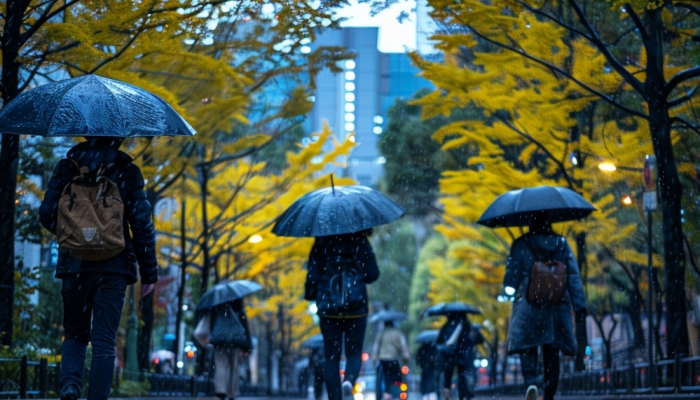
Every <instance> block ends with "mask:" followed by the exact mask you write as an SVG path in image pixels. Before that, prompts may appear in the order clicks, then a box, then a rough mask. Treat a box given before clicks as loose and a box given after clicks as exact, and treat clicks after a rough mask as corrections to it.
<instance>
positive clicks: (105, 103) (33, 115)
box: [0, 74, 196, 138]
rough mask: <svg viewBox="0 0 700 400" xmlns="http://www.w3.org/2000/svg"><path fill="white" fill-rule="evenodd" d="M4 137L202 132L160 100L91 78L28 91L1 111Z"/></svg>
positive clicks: (113, 82) (0, 128) (127, 86)
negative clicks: (11, 135) (5, 134)
mask: <svg viewBox="0 0 700 400" xmlns="http://www.w3.org/2000/svg"><path fill="white" fill-rule="evenodd" d="M0 133H10V134H18V135H38V136H110V137H121V138H126V137H135V136H192V135H194V134H195V133H196V132H195V131H194V129H192V127H191V126H190V125H189V124H188V123H187V122H186V121H185V120H184V119H183V118H182V117H181V116H180V115H179V114H178V113H177V112H176V111H175V110H174V109H173V108H172V107H170V105H168V103H166V102H165V101H164V100H163V99H161V98H160V97H158V96H156V95H154V94H152V93H149V92H147V91H145V90H143V89H141V88H138V87H136V86H133V85H130V84H128V83H124V82H120V81H116V80H113V79H108V78H103V77H101V76H97V75H91V74H90V75H83V76H80V77H77V78H72V79H66V80H62V81H58V82H54V83H48V84H46V85H41V86H38V87H36V88H34V89H31V90H27V91H25V92H22V93H21V94H20V95H19V96H17V97H16V98H15V99H14V100H12V101H11V102H10V103H8V104H7V105H6V106H5V107H3V109H2V110H0Z"/></svg>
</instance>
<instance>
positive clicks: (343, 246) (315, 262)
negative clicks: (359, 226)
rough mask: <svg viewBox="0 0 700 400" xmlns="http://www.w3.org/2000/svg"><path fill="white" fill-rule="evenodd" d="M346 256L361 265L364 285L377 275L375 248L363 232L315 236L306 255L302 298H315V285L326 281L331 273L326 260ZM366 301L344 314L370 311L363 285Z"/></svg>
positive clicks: (363, 313) (360, 313)
mask: <svg viewBox="0 0 700 400" xmlns="http://www.w3.org/2000/svg"><path fill="white" fill-rule="evenodd" d="M336 258H345V259H353V258H355V259H356V260H357V263H358V266H359V267H360V268H362V272H363V273H364V278H363V280H362V284H363V285H367V284H370V283H372V282H374V281H376V280H377V278H379V267H378V266H377V259H376V258H375V256H374V250H372V245H371V244H370V243H369V239H368V238H367V235H366V234H365V233H362V232H361V233H357V234H347V235H334V236H322V237H317V238H316V241H315V242H314V245H313V247H312V248H311V253H310V254H309V262H308V264H307V267H308V273H307V275H306V284H305V293H304V298H305V299H306V300H309V301H314V300H316V294H317V293H318V285H319V284H321V283H328V280H329V279H330V276H332V273H329V272H328V271H327V266H326V265H327V264H328V261H329V260H332V259H336ZM363 289H364V290H363V292H364V297H365V301H364V304H363V306H362V307H360V308H358V309H356V310H351V311H350V313H349V314H347V315H344V317H352V316H363V315H367V313H368V312H369V305H368V302H367V301H366V300H367V289H366V288H363Z"/></svg>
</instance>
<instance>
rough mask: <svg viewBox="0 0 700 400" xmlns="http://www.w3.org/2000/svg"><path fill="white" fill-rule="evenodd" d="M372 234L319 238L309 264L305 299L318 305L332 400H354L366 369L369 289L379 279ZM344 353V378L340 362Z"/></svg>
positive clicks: (329, 395)
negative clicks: (365, 339) (357, 383)
mask: <svg viewBox="0 0 700 400" xmlns="http://www.w3.org/2000/svg"><path fill="white" fill-rule="evenodd" d="M370 233H371V230H364V231H360V232H356V233H349V234H339V235H329V236H320V237H317V238H316V240H315V242H314V245H313V247H312V248H311V252H310V254H309V261H308V264H307V266H308V273H307V277H306V283H305V294H304V298H305V299H306V300H309V301H315V302H316V306H317V308H318V316H319V317H320V327H321V334H322V335H323V349H324V357H325V362H324V364H325V365H324V375H325V382H326V390H327V392H328V399H329V400H340V399H342V398H346V399H350V398H352V396H353V387H354V385H355V381H356V380H357V377H358V375H359V373H360V367H361V366H362V345H363V342H364V338H365V329H366V327H367V314H368V311H369V303H368V301H367V286H366V285H367V284H370V283H372V282H374V281H376V280H377V278H379V268H378V267H377V260H376V258H375V256H374V250H372V246H371V244H370V243H369V239H368V237H367V236H368V235H369V234H370ZM343 349H344V350H345V359H346V363H345V374H344V377H343V381H342V382H341V378H340V357H341V352H342V350H343Z"/></svg>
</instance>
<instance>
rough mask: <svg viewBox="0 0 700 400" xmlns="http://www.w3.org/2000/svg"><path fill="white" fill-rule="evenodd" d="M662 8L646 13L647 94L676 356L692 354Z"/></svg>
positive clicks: (670, 350)
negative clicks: (667, 92)
mask: <svg viewBox="0 0 700 400" xmlns="http://www.w3.org/2000/svg"><path fill="white" fill-rule="evenodd" d="M661 11H662V10H661V9H655V10H648V11H647V12H646V13H645V17H646V21H647V23H648V26H647V33H648V34H649V38H648V40H647V42H646V50H647V65H646V76H647V79H646V81H645V82H644V96H645V98H646V101H647V104H648V105H649V130H650V132H651V138H652V142H653V145H654V154H655V155H656V161H657V163H658V171H659V177H658V188H659V189H658V190H659V192H660V195H661V201H660V203H661V206H662V208H661V209H662V212H663V217H662V218H663V219H662V221H663V238H664V265H665V275H666V276H665V284H666V288H665V292H666V306H667V312H668V316H667V319H666V321H667V324H668V326H667V329H668V353H667V356H668V357H669V358H674V357H675V356H676V353H680V354H681V355H687V354H688V330H687V328H686V305H685V254H684V251H683V230H682V227H681V195H682V192H683V186H682V184H681V181H680V179H679V176H678V168H677V165H676V159H675V156H674V153H673V143H672V141H671V119H670V117H669V112H668V103H667V100H666V97H665V95H664V93H665V92H666V91H665V84H666V81H665V78H664V73H663V72H664V71H663V65H664V51H663V37H662V36H663V22H662V20H661V18H662V16H661Z"/></svg>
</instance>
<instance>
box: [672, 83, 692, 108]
mask: <svg viewBox="0 0 700 400" xmlns="http://www.w3.org/2000/svg"><path fill="white" fill-rule="evenodd" d="M697 89H698V87H697V86H695V87H694V88H692V89H690V90H689V91H688V92H687V93H686V94H685V96H682V97H679V98H677V99H674V100H669V101H668V106H669V107H671V108H673V107H676V106H679V105H681V104H683V103H685V102H686V101H688V100H690V98H691V97H693V95H694V94H695V91H696V90H697Z"/></svg>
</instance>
